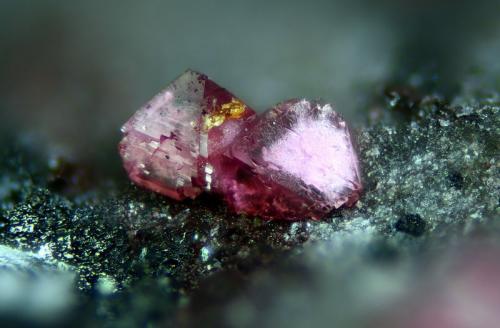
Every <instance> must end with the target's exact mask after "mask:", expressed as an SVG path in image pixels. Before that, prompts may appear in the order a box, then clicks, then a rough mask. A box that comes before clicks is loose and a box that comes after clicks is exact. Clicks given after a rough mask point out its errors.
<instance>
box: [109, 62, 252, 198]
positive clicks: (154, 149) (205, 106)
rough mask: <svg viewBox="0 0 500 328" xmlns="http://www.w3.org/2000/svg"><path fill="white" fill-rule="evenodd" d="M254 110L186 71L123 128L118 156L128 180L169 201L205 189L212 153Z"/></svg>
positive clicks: (206, 79)
mask: <svg viewBox="0 0 500 328" xmlns="http://www.w3.org/2000/svg"><path fill="white" fill-rule="evenodd" d="M253 115H254V111H253V110H252V109H250V108H249V107H247V106H246V105H245V104H243V103H242V102H241V101H240V100H239V99H237V98H235V97H234V96H233V95H232V94H231V93H229V92H228V91H227V90H226V89H224V88H221V87H220V86H218V85H217V84H215V83H214V82H213V81H212V80H210V79H208V78H207V76H205V75H203V74H199V73H197V72H193V71H187V72H185V73H184V74H182V75H181V76H180V77H179V78H177V79H176V80H175V81H173V82H172V83H171V84H170V85H169V86H168V87H167V88H166V89H165V90H163V91H162V92H160V93H159V94H158V95H157V96H155V97H154V98H153V99H152V100H151V101H150V102H149V103H147V104H146V105H145V106H144V107H142V108H141V109H139V110H138V111H137V112H136V113H135V114H134V115H133V116H132V117H131V118H130V119H129V121H128V122H127V123H125V125H124V126H123V128H122V132H123V134H124V137H123V139H122V141H121V142H120V145H119V150H120V155H121V156H122V159H123V164H124V167H125V169H126V171H127V173H128V175H129V177H130V179H131V180H132V181H133V182H134V183H136V184H137V185H139V186H142V187H145V188H148V189H150V190H153V191H155V192H158V193H160V194H163V195H166V196H169V197H172V198H174V199H178V200H181V199H184V198H186V197H190V198H195V197H196V196H197V195H199V194H200V193H201V192H202V190H203V188H207V189H209V188H210V184H211V182H210V179H211V177H210V173H209V172H210V170H211V169H210V164H209V162H208V159H209V157H210V155H211V153H212V152H220V151H221V149H222V148H224V147H226V146H227V145H229V144H230V143H231V142H232V138H234V136H235V135H236V134H237V133H238V132H239V129H240V126H241V125H242V124H243V123H244V122H245V121H246V119H248V118H249V117H251V116H253Z"/></svg>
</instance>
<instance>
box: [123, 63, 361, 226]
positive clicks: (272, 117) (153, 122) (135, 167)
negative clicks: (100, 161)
mask: <svg viewBox="0 0 500 328" xmlns="http://www.w3.org/2000/svg"><path fill="white" fill-rule="evenodd" d="M122 131H123V133H124V137H123V139H122V141H121V142H120V146H119V149H120V154H121V156H122V159H123V163H124V167H125V169H126V171H127V172H128V174H129V177H130V179H131V180H132V181H133V182H134V183H136V184H137V185H139V186H142V187H145V188H148V189H150V190H153V191H155V192H158V193H161V194H163V195H166V196H169V197H172V198H174V199H177V200H181V199H184V198H186V197H190V198H195V197H196V196H197V195H199V194H200V193H201V192H202V191H203V190H205V191H212V192H215V193H217V194H219V195H221V196H222V197H223V198H224V199H225V200H226V202H227V203H228V205H229V207H230V208H231V209H232V210H234V211H235V212H237V213H245V214H249V215H256V216H260V217H262V218H265V219H285V220H299V219H306V218H312V219H320V218H322V217H324V216H325V215H326V214H327V213H328V212H330V211H331V210H333V209H336V208H339V207H341V206H352V205H353V204H354V203H355V202H356V201H357V200H358V198H359V196H360V193H361V188H362V187H361V181H360V175H359V168H358V159H357V156H356V152H355V149H354V147H353V143H352V141H351V136H350V134H349V130H348V128H347V125H346V122H345V121H344V120H343V119H342V118H341V117H340V116H339V114H337V113H336V112H335V111H334V110H333V108H332V106H331V105H329V104H323V103H319V102H311V101H307V100H291V101H286V102H283V103H281V104H279V105H277V106H276V107H274V108H272V109H271V110H269V111H267V112H265V113H263V114H261V115H259V116H257V115H255V112H254V111H253V110H252V109H250V108H249V107H248V106H246V105H245V104H244V103H242V102H241V100H239V99H237V98H236V97H234V96H233V95H232V94H231V93H229V92H228V91H227V90H225V89H223V88H221V87H220V86H218V85H217V84H215V83H214V82H213V81H211V80H210V79H208V78H207V77H206V76H205V75H202V74H199V73H196V72H193V71H187V72H186V73H184V74H183V75H181V76H180V77H179V78H178V79H177V80H175V81H174V82H172V83H171V84H170V85H169V86H168V87H167V88H166V89H165V90H164V91H162V92H161V93H160V94H159V95H157V96H156V97H154V98H153V99H152V100H151V101H150V102H149V103H148V104H147V105H146V106H144V107H143V108H141V109H140V110H139V111H137V113H136V114H134V116H132V118H130V120H129V121H128V122H127V123H126V124H125V125H124V126H123V129H122Z"/></svg>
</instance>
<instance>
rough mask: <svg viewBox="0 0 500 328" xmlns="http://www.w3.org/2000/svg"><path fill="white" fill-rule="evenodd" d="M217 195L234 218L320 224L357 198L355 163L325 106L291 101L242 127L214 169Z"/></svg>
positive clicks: (342, 130)
mask: <svg viewBox="0 0 500 328" xmlns="http://www.w3.org/2000/svg"><path fill="white" fill-rule="evenodd" d="M215 180H216V189H217V190H218V191H219V192H220V193H222V194H223V195H224V198H225V199H226V201H227V203H228V204H229V206H230V207H231V208H232V209H234V210H235V211H236V212H238V213H247V214H251V215H258V216H260V217H263V218H266V219H289V220H297V219H304V218H313V219H319V218H321V217H323V216H324V215H325V214H327V213H328V212H330V211H331V210H333V209H336V208H339V207H340V206H342V205H345V206H351V205H353V204H354V203H355V202H356V201H357V200H358V198H359V195H360V192H361V181H360V176H359V168H358V159H357V156H356V152H355V150H354V147H353V144H352V141H351V137H350V134H349V130H348V128H347V125H346V123H345V121H344V120H343V119H342V118H341V117H340V116H339V115H338V114H337V113H336V112H335V111H334V110H333V108H332V106H331V105H329V104H321V103H317V102H310V101H307V100H292V101H287V102H284V103H281V104H279V105H278V106H276V107H275V108H273V109H272V110H270V111H268V112H266V113H264V114H263V115H261V116H260V117H258V118H256V119H255V120H253V121H250V122H248V123H247V127H246V129H244V130H243V131H242V133H241V134H240V135H239V136H238V137H237V138H236V139H235V140H234V142H233V144H232V146H231V148H230V149H229V151H228V152H226V154H225V155H224V156H221V157H220V160H219V162H217V164H216V169H215Z"/></svg>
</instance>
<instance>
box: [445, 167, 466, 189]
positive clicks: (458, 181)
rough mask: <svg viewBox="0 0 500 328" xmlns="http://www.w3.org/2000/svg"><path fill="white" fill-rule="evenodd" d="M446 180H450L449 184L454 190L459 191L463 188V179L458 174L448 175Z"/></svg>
mask: <svg viewBox="0 0 500 328" xmlns="http://www.w3.org/2000/svg"><path fill="white" fill-rule="evenodd" d="M448 179H449V180H450V183H451V185H452V186H453V187H455V188H456V189H458V190H460V189H462V188H463V187H464V181H465V179H464V177H463V176H462V174H460V172H457V171H453V172H450V173H449V174H448Z"/></svg>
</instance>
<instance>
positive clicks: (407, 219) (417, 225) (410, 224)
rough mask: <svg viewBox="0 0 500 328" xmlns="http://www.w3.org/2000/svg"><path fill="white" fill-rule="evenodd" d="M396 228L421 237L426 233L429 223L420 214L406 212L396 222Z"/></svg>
mask: <svg viewBox="0 0 500 328" xmlns="http://www.w3.org/2000/svg"><path fill="white" fill-rule="evenodd" d="M394 228H396V230H397V231H399V232H403V233H406V234H409V235H412V236H414V237H420V236H422V235H423V234H424V232H425V230H426V228H427V223H426V222H425V221H424V219H422V217H421V216H420V215H418V214H405V215H403V216H402V217H401V218H400V219H399V220H398V221H397V222H396V223H395V224H394Z"/></svg>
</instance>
